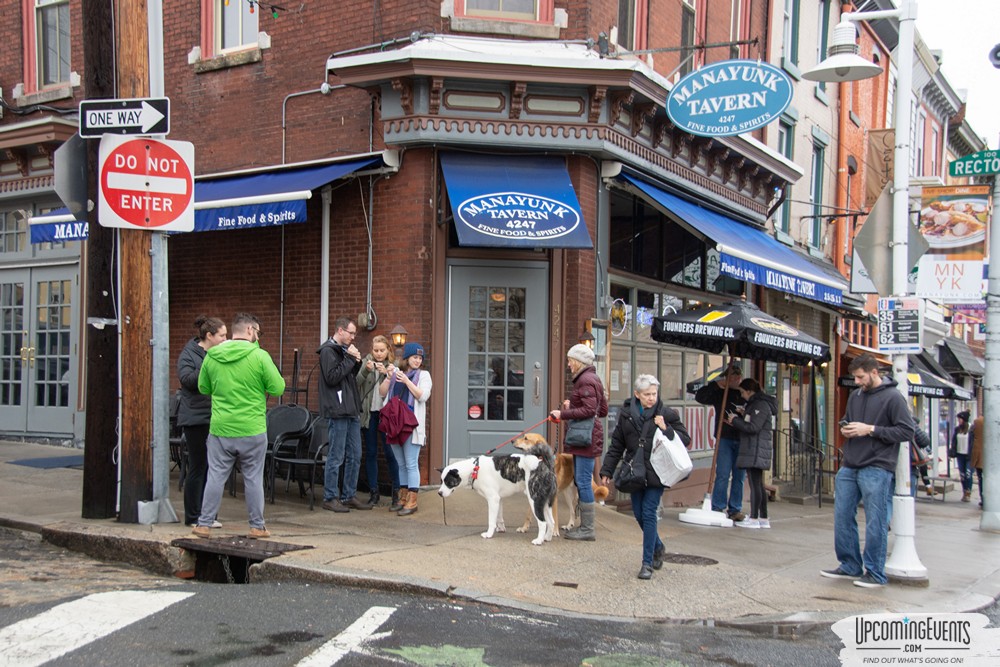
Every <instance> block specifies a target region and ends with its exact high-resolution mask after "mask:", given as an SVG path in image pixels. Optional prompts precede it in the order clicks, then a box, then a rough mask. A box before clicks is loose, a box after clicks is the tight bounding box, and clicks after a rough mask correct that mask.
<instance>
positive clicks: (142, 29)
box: [117, 2, 153, 523]
mask: <svg viewBox="0 0 1000 667" xmlns="http://www.w3.org/2000/svg"><path fill="white" fill-rule="evenodd" d="M117 29H118V39H117V43H118V51H117V55H118V63H117V71H118V96H119V97H124V98H136V97H147V96H148V95H149V42H148V39H149V33H148V30H149V26H148V23H147V15H146V3H144V2H124V3H120V4H119V5H118V15H117ZM119 233H120V235H121V237H120V238H121V242H120V248H121V259H120V261H121V311H120V328H121V346H122V357H121V358H122V362H121V363H122V369H123V372H122V374H121V382H122V404H121V434H122V449H121V507H120V509H119V514H118V520H119V521H121V522H123V523H138V522H139V503H140V502H144V501H149V500H152V498H153V488H152V487H153V469H152V453H151V450H152V444H153V400H152V386H153V357H152V348H151V342H152V340H153V323H152V304H151V302H150V301H151V296H150V295H151V294H152V271H153V266H152V256H151V244H150V240H151V237H152V233H151V232H148V231H145V230H134V229H121V230H120V231H119Z"/></svg>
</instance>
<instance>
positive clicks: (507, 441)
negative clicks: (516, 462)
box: [482, 415, 558, 456]
mask: <svg viewBox="0 0 1000 667" xmlns="http://www.w3.org/2000/svg"><path fill="white" fill-rule="evenodd" d="M545 422H553V423H558V422H557V421H556V420H555V419H553V418H552V415H546V417H545V419H543V420H542V421H540V422H538V423H537V424H533V425H532V426H529V427H528V428H526V429H524V430H523V431H521V432H520V433H518V434H517V435H515V436H514V437H513V438H508V439H507V440H504V441H503V442H501V443H500V444H499V445H497V446H496V447H494V448H493V449H491V450H490V451H488V452H486V453H485V454H483V455H482V456H489V455H490V454H492V453H493V452H495V451H496V450H498V449H500V448H501V447H503V446H504V445H508V444H510V443H512V442H514V441H515V440H517V439H518V438H520V437H521V436H522V435H524V434H525V433H527V432H528V431H530V430H532V429H535V428H538V427H539V426H541V425H542V424H544V423H545Z"/></svg>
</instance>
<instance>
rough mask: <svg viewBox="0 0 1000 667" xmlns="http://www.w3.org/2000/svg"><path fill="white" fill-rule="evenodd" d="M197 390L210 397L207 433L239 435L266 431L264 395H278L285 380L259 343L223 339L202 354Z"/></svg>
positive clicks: (283, 387) (265, 402) (281, 392)
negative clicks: (210, 414) (203, 357)
mask: <svg viewBox="0 0 1000 667" xmlns="http://www.w3.org/2000/svg"><path fill="white" fill-rule="evenodd" d="M198 391H200V392H201V393H203V394H210V395H211V396H212V422H211V424H210V425H209V427H208V431H209V433H211V434H212V435H217V436H219V437H221V438H243V437H246V436H251V435H259V434H261V433H265V432H267V420H266V414H267V396H268V394H270V395H271V396H281V394H283V393H284V392H285V379H284V378H283V377H281V373H280V372H278V368H277V367H276V366H275V365H274V362H273V361H271V355H269V354H268V353H267V352H265V351H264V350H262V349H260V345H258V344H257V343H251V342H250V341H248V340H227V341H226V342H224V343H219V344H218V345H216V346H214V347H212V348H211V349H209V350H208V352H206V353H205V361H204V362H203V363H202V365H201V373H200V374H199V376H198Z"/></svg>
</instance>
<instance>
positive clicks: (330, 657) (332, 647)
mask: <svg viewBox="0 0 1000 667" xmlns="http://www.w3.org/2000/svg"><path fill="white" fill-rule="evenodd" d="M394 611H396V607H372V608H371V609H369V610H368V611H366V612H365V613H364V614H363V615H362V616H361V618H359V619H358V620H356V621H354V622H353V623H351V624H350V625H349V626H348V627H347V628H346V629H345V630H344V631H343V632H341V633H340V634H339V635H337V636H336V637H334V638H333V639H331V640H330V641H328V642H327V643H325V644H323V645H322V646H320V647H319V648H318V649H317V650H316V651H315V652H313V653H311V654H310V655H307V656H306V657H305V658H303V659H302V661H301V662H299V663H298V664H297V665H296V667H330V666H331V665H335V664H337V662H338V661H339V660H340V659H341V658H343V657H344V656H345V655H347V654H348V653H350V652H351V651H353V650H354V649H356V648H357V647H358V646H360V645H361V642H363V641H364V640H366V639H368V637H370V636H371V635H372V633H374V632H375V631H376V630H378V629H379V627H380V626H381V625H382V624H383V623H385V622H386V621H387V620H389V617H390V616H392V612H394Z"/></svg>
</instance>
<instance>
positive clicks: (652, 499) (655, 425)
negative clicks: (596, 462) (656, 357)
mask: <svg viewBox="0 0 1000 667" xmlns="http://www.w3.org/2000/svg"><path fill="white" fill-rule="evenodd" d="M659 393H660V383H659V381H658V380H657V379H656V378H655V377H653V376H652V375H640V376H639V377H637V378H636V379H635V396H634V398H630V399H628V400H626V401H625V403H624V404H623V405H622V409H621V413H620V414H619V416H618V423H617V424H616V425H615V430H614V432H613V433H612V434H611V447H610V449H608V455H607V456H606V457H605V459H604V465H602V466H601V482H602V483H603V484H605V485H607V484H608V482H610V481H611V478H612V476H613V475H614V472H615V468H616V467H617V466H618V461H619V460H621V458H622V455H624V454H626V453H627V455H628V457H629V458H631V457H633V456H635V454H636V452H637V451H639V444H640V441H642V456H643V463H644V464H645V466H646V488H645V489H641V490H639V491H635V492H633V493H631V494H630V495H631V497H632V514H633V515H635V520H636V521H638V522H639V526H640V527H641V528H642V567H641V568H640V569H639V578H640V579H650V578H652V576H653V570H659V569H660V568H661V567H663V551H664V546H663V542H662V541H661V540H660V536H659V534H658V533H657V530H656V527H657V513H658V511H659V508H660V499H661V498H662V497H663V485H662V484H661V483H660V478H659V477H658V476H657V475H656V471H654V470H653V466H652V464H651V463H650V462H649V454H650V452H651V451H652V449H653V432H654V430H655V429H659V430H660V431H662V432H663V434H664V435H666V436H667V437H668V438H673V437H674V434H675V433H676V434H677V436H678V437H680V439H681V442H683V443H684V446H685V447H689V446H690V445H691V436H690V435H689V434H688V432H687V429H686V428H684V424H682V423H681V418H680V415H678V414H677V412H676V411H675V410H672V409H670V408H668V407H665V406H664V405H663V403H661V402H660V398H659Z"/></svg>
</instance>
